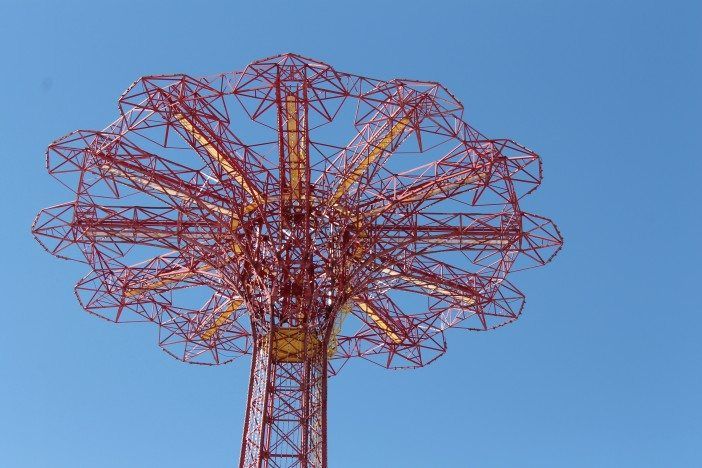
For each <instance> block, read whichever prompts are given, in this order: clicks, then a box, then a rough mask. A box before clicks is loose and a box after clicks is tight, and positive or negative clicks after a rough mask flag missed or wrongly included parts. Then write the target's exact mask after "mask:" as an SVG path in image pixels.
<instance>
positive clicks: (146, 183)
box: [102, 164, 234, 216]
mask: <svg viewBox="0 0 702 468" xmlns="http://www.w3.org/2000/svg"><path fill="white" fill-rule="evenodd" d="M102 169H103V170H104V171H106V172H109V173H110V174H113V175H116V176H119V177H123V178H125V179H127V180H131V181H136V182H138V183H140V184H141V185H143V186H144V187H149V188H152V189H154V190H156V191H157V192H161V193H164V194H166V195H170V196H172V197H176V198H180V199H181V200H185V201H188V202H195V200H194V199H193V197H191V196H190V195H188V194H186V193H183V192H180V191H178V190H173V189H168V188H165V187H162V186H160V185H159V184H157V183H155V182H154V181H152V180H148V179H144V178H143V177H137V176H132V175H130V174H127V173H126V172H124V171H123V170H121V169H117V168H115V167H110V166H109V165H107V164H105V165H103V166H102ZM199 203H201V204H202V205H204V206H206V207H207V208H209V209H210V210H212V211H216V212H218V213H221V214H224V215H228V216H234V213H233V212H232V211H231V210H230V209H228V208H224V207H222V206H219V205H215V204H214V203H209V202H206V201H202V200H200V201H199Z"/></svg>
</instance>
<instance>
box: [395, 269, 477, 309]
mask: <svg viewBox="0 0 702 468" xmlns="http://www.w3.org/2000/svg"><path fill="white" fill-rule="evenodd" d="M382 272H383V273H385V274H386V275H388V276H397V277H400V278H402V279H403V280H404V281H407V282H408V283H412V284H414V285H416V286H419V287H420V288H422V289H426V290H428V291H432V292H436V293H439V294H445V295H447V296H451V297H455V298H457V299H459V300H460V301H462V302H464V303H466V304H467V305H473V304H475V299H473V298H472V297H468V296H462V295H456V294H454V293H453V292H451V291H449V290H448V289H444V288H442V287H441V286H437V285H435V284H432V283H428V282H426V281H424V280H420V279H418V278H413V277H411V276H407V275H404V274H402V272H399V271H397V270H393V269H392V268H383V270H382Z"/></svg>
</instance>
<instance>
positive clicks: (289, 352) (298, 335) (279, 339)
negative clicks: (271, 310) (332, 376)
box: [266, 327, 322, 362]
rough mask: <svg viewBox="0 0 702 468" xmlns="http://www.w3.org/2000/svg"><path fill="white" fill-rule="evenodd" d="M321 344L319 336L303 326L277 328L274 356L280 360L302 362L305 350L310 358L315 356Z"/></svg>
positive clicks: (273, 349) (274, 340) (273, 347)
mask: <svg viewBox="0 0 702 468" xmlns="http://www.w3.org/2000/svg"><path fill="white" fill-rule="evenodd" d="M266 339H268V337H266ZM321 344H322V343H321V341H320V339H319V337H317V336H314V335H313V334H310V333H307V334H306V333H305V332H304V330H303V329H302V328H299V327H291V328H276V329H275V332H274V333H273V344H272V352H273V358H274V360H276V361H278V362H302V361H303V360H304V358H305V351H306V356H307V357H308V358H310V357H313V356H314V355H315V354H316V353H317V352H318V351H319V350H320V347H321Z"/></svg>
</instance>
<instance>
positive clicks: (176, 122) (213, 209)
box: [32, 54, 562, 468]
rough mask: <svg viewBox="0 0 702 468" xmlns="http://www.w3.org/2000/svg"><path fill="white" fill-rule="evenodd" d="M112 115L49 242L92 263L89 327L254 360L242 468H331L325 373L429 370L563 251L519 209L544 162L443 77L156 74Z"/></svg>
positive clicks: (542, 224) (279, 60) (305, 67)
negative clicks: (101, 325) (493, 125)
mask: <svg viewBox="0 0 702 468" xmlns="http://www.w3.org/2000/svg"><path fill="white" fill-rule="evenodd" d="M119 110H120V117H119V118H118V119H117V120H116V121H115V122H114V123H112V124H111V125H109V126H108V127H107V128H106V129H104V130H101V131H92V130H91V131H88V130H79V131H75V132H73V133H70V134H69V135H67V136H64V137H63V138H60V139H59V140H57V141H56V142H54V143H52V144H51V146H50V147H49V149H48V152H47V166H48V170H49V173H50V174H52V175H53V176H55V177H56V178H57V179H58V180H60V181H61V182H62V183H63V184H64V185H66V186H67V187H69V188H70V189H71V190H72V191H73V192H74V193H75V199H74V200H72V201H70V202H67V203H63V204H60V205H56V206H53V207H51V208H47V209H44V210H42V211H41V212H40V213H39V215H38V216H37V218H36V220H35V222H34V225H33V228H32V229H33V232H34V235H35V236H36V238H37V240H38V241H39V242H40V243H41V244H42V246H43V247H44V248H45V249H46V250H48V251H49V252H50V253H52V254H53V255H56V256H58V257H63V258H70V259H75V260H79V261H82V262H85V263H87V264H88V265H89V267H90V268H91V271H90V273H89V274H88V275H87V276H86V277H84V278H83V279H82V280H80V281H79V282H78V284H77V286H76V289H75V290H76V295H77V297H78V300H79V302H80V304H81V305H82V306H83V308H84V309H85V310H87V311H88V312H90V313H92V314H95V315H98V316H100V317H103V318H106V319H108V320H110V321H114V322H131V321H149V322H154V323H156V324H157V325H158V327H159V334H160V336H159V338H160V345H161V346H162V347H163V349H164V350H166V351H167V352H168V353H169V354H171V355H173V356H174V357H176V358H178V359H181V360H183V361H186V362H191V363H200V364H224V363H227V362H229V361H231V360H233V359H235V358H237V357H239V356H242V355H245V354H251V355H252V364H251V380H250V386H249V394H248V405H247V410H246V419H245V423H244V431H243V443H242V449H241V456H240V461H239V464H240V466H241V467H257V468H258V467H308V468H311V467H326V466H327V455H326V453H327V450H326V426H327V424H326V413H327V412H326V406H327V398H326V395H327V379H328V376H329V375H332V374H334V373H336V372H338V371H339V369H340V368H341V367H342V366H343V364H344V363H345V362H346V361H347V360H348V359H349V358H352V357H361V358H364V359H367V360H370V361H372V362H374V363H376V364H379V365H381V366H384V367H388V368H397V367H420V366H424V365H426V364H428V363H430V362H431V361H433V360H434V359H436V358H437V357H438V356H440V355H441V354H442V353H443V352H444V351H445V350H446V344H445V338H444V332H445V330H447V329H448V328H462V329H467V330H489V329H492V328H496V327H499V326H502V325H505V324H507V323H509V322H512V321H514V320H515V319H516V318H517V317H518V316H519V314H520V312H521V310H522V306H523V303H524V296H523V295H522V293H520V292H519V291H518V290H517V289H516V288H515V287H514V286H513V285H512V284H511V283H510V282H508V281H507V275H508V273H509V272H511V271H515V270H517V269H523V268H527V267H533V266H538V265H543V264H545V263H546V262H548V261H549V260H550V259H551V258H552V257H553V256H554V255H555V253H556V252H557V251H558V250H559V249H560V247H561V244H562V237H561V235H560V233H559V232H558V230H557V228H556V227H555V225H554V224H553V223H552V222H551V221H550V220H548V219H546V218H543V217H540V216H537V215H534V214H529V213H527V212H524V211H522V210H521V208H520V205H519V202H520V200H521V198H522V197H523V196H524V195H526V194H528V193H530V192H531V191H533V190H534V189H536V187H537V186H538V185H539V183H540V181H541V162H540V159H539V157H538V155H537V154H535V153H534V152H533V151H531V150H529V149H527V148H525V147H523V146H520V145H518V144H517V143H515V142H513V141H511V140H506V139H489V138H487V137H485V136H483V135H482V134H481V133H479V132H478V131H476V130H475V129H473V128H472V127H470V126H469V125H468V124H466V123H465V122H464V121H463V116H462V115H463V107H462V105H461V104H460V102H458V101H457V100H456V99H455V98H454V97H453V96H452V95H451V94H450V93H449V92H448V91H447V90H446V89H445V88H444V87H443V86H442V85H440V84H439V83H434V82H425V81H414V80H405V79H395V80H390V81H382V80H376V79H371V78H366V77H362V76H358V75H354V74H350V73H342V72H339V71H336V70H335V69H333V68H332V67H330V66H329V65H327V64H325V63H322V62H319V61H316V60H311V59H308V58H304V57H301V56H299V55H295V54H284V55H279V56H276V57H271V58H266V59H262V60H258V61H256V62H253V63H251V64H250V65H248V66H247V67H246V68H245V69H244V70H243V71H238V72H230V73H223V74H220V75H216V76H213V77H208V78H193V77H190V76H187V75H161V76H149V77H145V78H142V79H140V80H138V81H137V82H136V83H135V84H134V85H132V86H131V87H130V88H129V89H128V90H127V91H126V92H125V93H124V94H123V95H122V97H121V98H120V99H119Z"/></svg>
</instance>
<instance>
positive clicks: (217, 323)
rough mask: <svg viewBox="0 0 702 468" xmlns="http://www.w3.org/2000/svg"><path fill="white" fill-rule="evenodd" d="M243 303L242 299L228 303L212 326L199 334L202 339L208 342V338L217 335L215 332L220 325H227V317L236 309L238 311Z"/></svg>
mask: <svg viewBox="0 0 702 468" xmlns="http://www.w3.org/2000/svg"><path fill="white" fill-rule="evenodd" d="M243 303H244V301H243V299H233V300H232V301H231V302H230V303H229V307H227V308H226V309H225V310H224V311H223V312H222V313H221V314H219V316H218V317H217V319H216V320H215V323H214V325H212V326H211V327H209V328H208V329H207V330H205V331H204V332H202V333H201V334H200V336H201V337H202V339H203V340H209V339H210V338H212V336H214V334H215V333H217V330H219V328H220V327H221V326H222V325H224V324H225V323H227V322H228V321H229V317H231V316H232V314H233V313H234V312H235V311H236V309H238V308H239V306H241V304H243Z"/></svg>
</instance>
